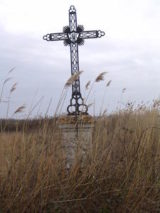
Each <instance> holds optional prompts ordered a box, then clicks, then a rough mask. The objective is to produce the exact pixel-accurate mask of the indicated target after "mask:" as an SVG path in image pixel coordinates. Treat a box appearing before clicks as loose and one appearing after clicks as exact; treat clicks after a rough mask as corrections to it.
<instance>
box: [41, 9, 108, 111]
mask: <svg viewBox="0 0 160 213" xmlns="http://www.w3.org/2000/svg"><path fill="white" fill-rule="evenodd" d="M104 35H105V33H104V32H103V31H100V30H92V31H84V27H83V26H82V25H78V26H77V14H76V9H75V7H74V6H71V7H70V9H69V26H66V27H64V28H63V32H62V33H50V34H47V35H45V36H44V37H43V39H44V40H46V41H62V40H63V41H64V45H65V46H67V45H69V46H70V57H71V74H72V75H74V74H76V73H78V72H79V55H78V45H83V44H84V39H90V38H100V37H102V36H104ZM67 111H68V115H79V114H88V107H87V105H85V104H84V101H83V98H82V95H81V91H80V79H79V77H78V78H77V79H76V80H75V81H74V82H73V84H72V97H71V99H70V105H69V106H68V107H67Z"/></svg>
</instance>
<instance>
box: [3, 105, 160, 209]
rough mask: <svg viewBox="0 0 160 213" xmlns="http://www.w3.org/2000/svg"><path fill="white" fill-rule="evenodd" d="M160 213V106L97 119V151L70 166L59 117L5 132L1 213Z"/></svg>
mask: <svg viewBox="0 0 160 213" xmlns="http://www.w3.org/2000/svg"><path fill="white" fill-rule="evenodd" d="M50 125H51V126H52V128H49V126H50ZM159 211H160V120H159V112H158V110H157V109H154V108H153V109H151V110H147V109H145V110H144V109H142V110H141V109H137V110H132V109H130V108H128V109H127V110H125V111H120V112H118V113H116V114H114V115H111V116H101V117H99V118H95V128H94V134H93V146H92V149H91V150H88V151H87V153H86V158H85V162H83V166H82V160H81V155H77V157H76V158H75V161H74V163H73V166H72V168H71V169H70V170H67V169H66V167H65V157H64V150H63V146H62V143H61V135H60V133H59V131H58V130H57V126H56V124H55V121H53V123H52V124H51V121H50V122H48V121H47V120H43V122H41V125H40V126H37V129H36V130H34V131H31V130H30V129H29V130H28V131H27V128H24V130H23V131H22V130H21V131H19V132H18V131H17V132H12V133H6V132H2V133H0V212H21V213H22V212H159Z"/></svg>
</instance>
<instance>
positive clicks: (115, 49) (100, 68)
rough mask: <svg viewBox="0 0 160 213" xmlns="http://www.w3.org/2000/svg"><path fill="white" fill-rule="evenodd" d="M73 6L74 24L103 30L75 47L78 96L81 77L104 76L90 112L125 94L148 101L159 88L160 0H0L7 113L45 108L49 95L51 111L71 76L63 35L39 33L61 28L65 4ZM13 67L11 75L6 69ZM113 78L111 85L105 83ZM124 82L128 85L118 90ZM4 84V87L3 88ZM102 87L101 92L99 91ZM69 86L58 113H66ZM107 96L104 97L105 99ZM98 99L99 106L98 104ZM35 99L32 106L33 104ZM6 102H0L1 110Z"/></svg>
mask: <svg viewBox="0 0 160 213" xmlns="http://www.w3.org/2000/svg"><path fill="white" fill-rule="evenodd" d="M70 5H75V7H76V9H77V15H78V24H80V25H84V28H85V29H86V30H99V29H100V30H103V31H105V33H106V35H105V37H102V38H100V39H93V40H87V41H86V42H85V45H84V46H80V48H79V53H80V70H83V71H84V72H83V74H82V75H81V84H82V86H81V88H82V95H83V96H84V97H85V96H86V94H87V92H88V91H85V89H84V87H85V84H86V83H87V82H88V81H89V80H91V81H94V79H95V78H96V76H97V75H98V74H99V73H100V72H108V73H107V74H106V76H105V81H103V82H101V83H97V84H94V86H93V89H92V92H91V95H90V98H89V100H88V104H90V103H94V104H93V106H92V107H91V108H90V113H91V114H93V113H95V112H96V113H99V112H100V110H101V108H103V110H104V109H105V108H107V110H108V111H109V112H110V111H113V110H115V109H116V108H120V107H123V106H124V104H125V103H126V102H127V101H134V102H136V103H140V102H141V101H145V102H147V101H150V102H151V101H152V100H153V99H154V98H158V97H159V95H160V83H159V82H160V1H159V0H134V1H131V0H112V1H110V0H99V1H97V0H95V1H93V0H92V1H91V0H79V1H78V0H72V1H70V0H57V1H55V0H45V1H44V0H14V1H13V0H0V41H1V43H0V86H1V87H0V88H2V83H3V81H4V80H5V79H6V78H7V77H9V76H10V77H12V79H11V80H10V81H8V82H7V84H6V87H5V88H4V93H3V101H6V100H7V96H8V92H9V89H10V88H11V86H12V85H13V84H14V83H15V82H17V83H18V85H17V89H16V90H15V91H14V93H13V94H12V97H11V99H10V106H9V116H12V115H13V112H14V111H15V109H16V108H17V107H19V106H21V105H23V104H25V105H26V110H25V113H23V114H22V116H26V115H27V114H28V111H30V110H31V108H34V106H35V109H34V110H33V112H32V116H37V114H38V115H39V114H41V115H44V114H45V112H46V111H47V108H48V105H49V103H50V100H51V99H52V104H51V107H50V108H49V115H53V114H54V111H55V109H56V106H57V104H58V100H59V98H60V95H61V92H62V89H63V86H64V84H65V82H66V81H67V79H68V78H69V77H70V55H69V47H65V46H63V42H46V41H44V40H42V37H43V35H45V34H47V33H52V32H61V31H62V29H63V26H66V25H68V9H69V7H70ZM12 67H15V69H14V70H13V72H11V73H10V74H9V75H8V74H7V73H8V71H9V70H10V69H11V68H12ZM109 80H112V83H111V85H110V87H107V88H106V87H105V85H106V82H107V81H109ZM123 88H126V92H125V93H124V94H122V90H123ZM0 91H1V89H0ZM104 94H105V95H104ZM70 95H71V89H70V90H69V91H68V92H67V98H66V100H65V104H64V106H63V107H62V111H61V112H66V106H67V104H68V103H69V98H70ZM103 99H104V104H103ZM102 105H103V107H102ZM36 106H37V107H36ZM6 112H7V104H6V103H2V102H1V103H0V116H1V117H5V116H6Z"/></svg>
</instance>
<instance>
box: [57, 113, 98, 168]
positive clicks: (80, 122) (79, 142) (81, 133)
mask: <svg viewBox="0 0 160 213" xmlns="http://www.w3.org/2000/svg"><path fill="white" fill-rule="evenodd" d="M93 127H94V123H93V118H92V117H91V116H87V115H85V116H78V117H75V116H66V117H61V118H60V119H59V128H60V129H61V132H62V146H63V147H64V152H65V153H64V154H65V158H66V165H67V168H70V167H71V166H72V164H73V163H74V161H75V160H76V159H77V158H79V157H80V159H84V158H85V156H86V153H87V152H88V151H89V150H91V148H92V133H93Z"/></svg>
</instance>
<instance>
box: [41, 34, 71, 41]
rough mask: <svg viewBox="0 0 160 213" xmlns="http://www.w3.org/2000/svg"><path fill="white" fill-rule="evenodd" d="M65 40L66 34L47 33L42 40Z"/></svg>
mask: <svg viewBox="0 0 160 213" xmlns="http://www.w3.org/2000/svg"><path fill="white" fill-rule="evenodd" d="M67 38H68V37H67V33H49V34H47V35H45V36H43V39H44V40H46V41H63V40H66V39H67Z"/></svg>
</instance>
